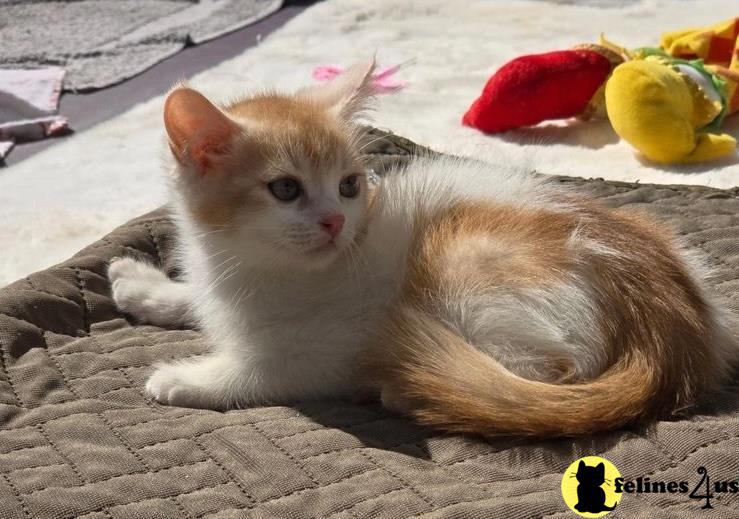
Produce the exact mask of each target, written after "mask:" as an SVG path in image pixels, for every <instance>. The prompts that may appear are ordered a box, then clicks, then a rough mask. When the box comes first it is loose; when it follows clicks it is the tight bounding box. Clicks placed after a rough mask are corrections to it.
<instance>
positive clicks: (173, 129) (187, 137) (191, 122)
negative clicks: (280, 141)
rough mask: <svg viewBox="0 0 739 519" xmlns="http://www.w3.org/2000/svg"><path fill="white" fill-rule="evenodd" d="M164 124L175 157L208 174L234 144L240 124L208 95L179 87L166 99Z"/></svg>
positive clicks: (201, 172)
mask: <svg viewBox="0 0 739 519" xmlns="http://www.w3.org/2000/svg"><path fill="white" fill-rule="evenodd" d="M164 126H165V128H166V129H167V135H168V136H169V146H170V148H171V149H172V153H174V156H175V158H176V159H177V160H178V161H179V162H180V163H181V164H184V165H188V166H192V167H193V168H195V169H196V171H197V172H198V173H200V174H205V173H207V172H208V170H210V169H211V168H212V167H213V164H214V162H217V161H218V159H219V158H222V157H223V156H224V155H226V154H227V153H228V151H229V150H230V148H231V144H232V142H233V139H234V138H235V137H236V135H237V134H238V132H239V130H240V128H239V126H238V125H237V124H236V123H235V122H233V121H232V120H231V119H229V118H228V116H227V115H226V114H224V113H223V112H222V111H221V110H219V109H218V108H217V107H216V106H214V105H213V103H211V102H210V101H208V100H207V99H206V98H205V96H203V95H202V94H201V93H200V92H197V91H195V90H193V89H191V88H177V89H176V90H174V91H172V92H171V93H170V94H169V96H168V97H167V100H166V101H165V102H164Z"/></svg>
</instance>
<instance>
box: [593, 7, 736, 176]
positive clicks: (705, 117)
mask: <svg viewBox="0 0 739 519" xmlns="http://www.w3.org/2000/svg"><path fill="white" fill-rule="evenodd" d="M605 44H606V45H607V46H608V47H609V48H611V49H613V46H612V45H608V44H607V42H605ZM660 46H661V48H660V49H637V50H636V51H634V52H626V51H623V49H619V50H621V51H623V54H624V55H625V58H626V61H625V62H624V63H622V64H621V65H619V66H617V67H615V69H614V70H613V72H612V74H611V77H610V78H609V79H608V81H607V82H606V85H605V103H606V110H607V112H608V118H609V119H610V121H611V124H612V125H613V128H614V130H615V131H616V133H618V134H619V135H620V136H621V137H622V138H623V139H625V140H626V141H628V142H629V143H630V144H631V145H632V146H634V147H635V148H636V149H638V150H639V151H640V152H641V153H643V154H644V156H645V157H647V158H648V159H650V160H652V161H655V162H659V163H665V164H669V163H691V162H699V161H706V160H712V159H716V158H720V157H723V156H726V155H728V154H730V153H733V151H734V149H735V147H736V139H735V138H734V137H732V136H730V135H728V134H725V133H720V132H719V127H720V125H721V122H722V120H723V118H724V117H725V116H726V115H728V114H730V113H734V112H736V111H739V90H738V89H737V85H738V84H739V18H737V19H734V20H730V21H727V22H723V23H721V24H717V25H715V26H712V27H708V28H703V29H694V30H684V31H679V32H675V33H668V34H665V35H664V36H663V37H662V40H661V42H660Z"/></svg>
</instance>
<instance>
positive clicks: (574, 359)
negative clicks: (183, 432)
mask: <svg viewBox="0 0 739 519" xmlns="http://www.w3.org/2000/svg"><path fill="white" fill-rule="evenodd" d="M371 70H372V66H369V65H368V66H365V67H361V66H359V67H354V68H352V69H351V70H350V71H349V72H348V73H347V74H346V75H344V76H342V77H340V78H339V79H337V80H335V81H334V82H332V83H330V84H327V85H324V86H320V87H314V88H309V89H306V90H302V91H299V92H297V93H296V94H294V95H277V94H262V95H256V96H253V97H247V98H244V99H242V100H240V101H238V102H235V103H231V104H228V105H225V106H220V107H218V106H215V105H213V104H212V103H211V102H209V101H208V100H207V99H206V98H205V97H203V96H202V95H201V94H200V93H198V92H196V91H195V90H192V89H190V88H187V87H184V86H183V87H179V88H177V89H175V90H174V91H172V92H171V94H170V95H169V97H168V99H167V101H166V104H165V108H164V122H165V126H166V130H167V134H168V137H169V146H170V149H171V154H172V156H173V159H174V160H172V167H171V169H172V206H173V209H174V213H175V215H176V222H177V225H178V228H179V238H180V252H181V263H182V267H183V270H184V279H183V280H181V281H173V280H170V279H168V278H167V277H166V275H165V274H164V273H163V272H161V271H160V270H158V269H156V268H155V267H153V266H151V265H149V264H145V263H140V262H137V261H135V260H133V259H130V258H124V259H120V260H116V261H114V262H113V263H112V264H111V265H110V271H109V275H110V280H111V281H112V285H113V296H114V298H115V301H116V303H117V304H118V306H119V308H120V309H121V310H124V311H126V312H128V313H130V314H132V315H133V316H134V317H135V318H137V319H139V320H140V321H143V322H149V323H153V324H156V325H161V326H170V325H179V324H183V323H187V322H195V323H196V324H197V325H198V326H199V327H200V328H201V329H202V330H203V332H204V333H205V335H206V336H207V338H208V339H209V341H210V343H211V344H212V352H211V353H210V354H209V355H207V356H205V357H202V358H195V359H188V360H182V361H178V362H174V363H171V364H163V365H159V366H158V367H157V369H156V371H155V372H154V374H153V375H152V376H151V378H150V379H149V381H148V382H147V384H146V390H147V391H148V393H149V394H150V395H152V396H153V397H154V398H156V399H157V400H158V401H160V402H162V403H165V404H171V405H179V406H192V407H205V408H213V409H224V408H232V407H242V406H251V405H258V404H264V403H289V402H291V401H296V400H305V399H317V398H325V397H341V398H359V397H362V396H364V395H366V394H367V392H368V391H376V392H377V393H378V394H380V395H381V397H382V400H383V402H384V403H385V405H387V406H388V407H390V408H392V409H395V410H399V411H401V412H404V413H407V414H410V415H412V416H414V417H415V418H416V419H417V420H419V421H420V422H422V423H426V424H430V425H433V426H437V427H440V428H442V429H445V430H448V431H452V432H470V433H479V434H483V435H496V434H520V435H531V436H547V435H576V434H585V433H591V432H594V431H600V430H605V429H610V428H615V427H618V426H621V425H624V424H627V423H630V422H634V421H641V420H646V419H650V418H655V417H660V416H667V415H670V414H671V413H673V412H675V411H677V410H681V409H683V408H685V407H687V406H690V405H691V404H693V403H694V401H695V400H696V398H697V397H698V396H699V395H700V394H701V393H703V392H705V391H708V390H712V389H714V388H716V387H717V385H718V384H720V383H721V381H723V380H725V378H726V376H727V374H728V373H729V370H730V367H731V365H732V363H733V362H734V361H735V360H736V359H737V352H738V351H739V350H738V349H737V345H736V343H735V340H734V338H733V337H732V335H731V334H730V333H729V331H728V328H727V326H726V325H725V323H724V317H723V316H722V313H721V311H720V310H719V309H717V308H716V307H715V306H714V305H713V304H712V303H711V302H710V300H709V297H708V296H707V295H706V293H705V291H704V288H703V286H702V284H701V283H702V282H701V280H700V279H699V276H698V274H696V272H697V271H696V270H695V269H693V268H692V267H691V266H690V265H691V262H690V261H689V260H688V258H687V256H686V255H685V254H684V253H683V252H681V250H680V248H679V247H678V245H677V244H676V239H675V237H674V236H673V235H672V234H671V233H670V232H669V231H668V230H666V229H665V228H663V227H662V226H660V225H658V224H657V223H655V222H653V221H650V220H649V219H646V218H643V217H640V216H636V215H634V214H629V213H625V212H621V211H613V210H608V209H605V208H603V207H601V206H600V205H597V204H596V203H594V202H592V201H589V200H586V199H581V198H578V196H576V195H575V194H573V193H570V192H567V191H564V190H563V189H562V188H560V187H557V186H555V185H553V184H551V183H548V182H547V181H546V180H544V179H541V178H535V177H533V176H531V175H529V174H526V173H524V172H521V171H515V170H510V169H505V168H503V167H498V168H496V167H494V166H489V165H483V164H479V163H473V162H466V161H462V160H459V159H449V158H441V159H437V158H418V159H415V160H414V161H413V162H411V163H410V164H409V165H408V166H407V167H406V168H404V169H403V170H402V171H396V172H391V173H388V174H386V175H385V176H383V177H382V178H381V179H376V178H373V176H372V175H371V174H370V173H368V171H367V169H366V166H365V163H364V160H363V156H362V145H363V144H362V142H363V140H362V135H361V132H360V130H359V128H358V127H357V126H356V125H355V120H356V117H357V114H358V113H359V112H361V110H362V109H363V108H364V107H365V104H366V102H367V100H368V99H369V98H370V97H371V87H370V84H369V81H368V79H369V76H370V73H371Z"/></svg>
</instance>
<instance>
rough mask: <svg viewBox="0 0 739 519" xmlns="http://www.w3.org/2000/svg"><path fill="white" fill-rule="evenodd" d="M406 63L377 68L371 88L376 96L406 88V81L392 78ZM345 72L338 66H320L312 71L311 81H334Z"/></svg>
mask: <svg viewBox="0 0 739 519" xmlns="http://www.w3.org/2000/svg"><path fill="white" fill-rule="evenodd" d="M408 63H409V62H408V61H406V62H404V63H400V64H398V65H393V66H390V67H379V68H378V69H377V70H376V71H375V73H374V74H372V86H373V87H374V88H375V91H376V92H377V93H378V94H388V93H390V92H397V91H398V90H401V89H403V88H405V87H406V86H408V82H407V81H402V80H398V79H393V78H392V77H391V76H393V75H394V74H395V73H396V72H397V71H398V70H400V68H401V67H403V66H404V65H406V64H408ZM344 71H345V69H344V67H340V66H338V65H321V66H319V67H316V68H314V69H313V79H315V80H318V81H329V80H331V79H334V78H335V77H336V76H340V75H341V74H343V73H344Z"/></svg>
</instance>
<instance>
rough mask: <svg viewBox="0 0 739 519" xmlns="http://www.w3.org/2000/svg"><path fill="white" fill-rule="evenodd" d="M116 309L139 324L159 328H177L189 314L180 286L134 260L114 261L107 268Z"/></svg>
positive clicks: (154, 268)
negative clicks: (184, 315)
mask: <svg viewBox="0 0 739 519" xmlns="http://www.w3.org/2000/svg"><path fill="white" fill-rule="evenodd" d="M108 279H110V285H111V292H112V295H113V300H114V301H115V304H116V306H117V307H118V309H119V310H121V311H122V312H125V313H127V314H129V315H131V316H132V317H134V318H135V319H136V320H137V321H140V322H145V323H151V324H155V325H159V326H169V325H175V324H178V323H179V322H180V321H181V320H182V315H183V313H184V312H185V311H186V310H185V309H184V306H185V305H186V301H185V300H183V297H182V289H181V285H182V284H181V283H176V282H174V281H172V280H171V279H169V278H168V277H167V275H166V274H165V273H164V272H162V271H161V270H159V269H157V268H156V267H154V266H153V265H150V264H148V263H145V262H143V261H137V260H135V259H133V258H114V259H113V260H111V262H110V266H109V267H108Z"/></svg>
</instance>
